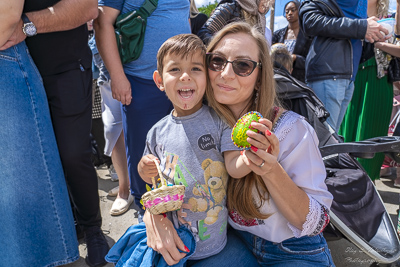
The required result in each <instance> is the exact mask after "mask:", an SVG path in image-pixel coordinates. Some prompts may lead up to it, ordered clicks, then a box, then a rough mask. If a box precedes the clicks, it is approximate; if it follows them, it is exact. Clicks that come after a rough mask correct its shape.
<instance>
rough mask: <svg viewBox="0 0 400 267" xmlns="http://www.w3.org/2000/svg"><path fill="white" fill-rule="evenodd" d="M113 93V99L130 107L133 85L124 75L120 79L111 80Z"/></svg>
mask: <svg viewBox="0 0 400 267" xmlns="http://www.w3.org/2000/svg"><path fill="white" fill-rule="evenodd" d="M111 91H112V97H113V98H114V99H116V100H118V101H120V102H121V103H122V105H129V104H130V103H131V100H132V90H131V83H130V82H129V81H128V78H126V76H125V74H124V73H123V74H122V76H120V77H119V78H116V79H113V78H111Z"/></svg>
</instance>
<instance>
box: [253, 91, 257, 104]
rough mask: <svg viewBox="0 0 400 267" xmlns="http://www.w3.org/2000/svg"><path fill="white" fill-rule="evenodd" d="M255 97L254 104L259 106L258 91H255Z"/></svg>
mask: <svg viewBox="0 0 400 267" xmlns="http://www.w3.org/2000/svg"><path fill="white" fill-rule="evenodd" d="M255 91H256V93H255V97H254V103H255V104H257V100H258V90H255Z"/></svg>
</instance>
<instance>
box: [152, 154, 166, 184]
mask: <svg viewBox="0 0 400 267" xmlns="http://www.w3.org/2000/svg"><path fill="white" fill-rule="evenodd" d="M153 161H154V163H155V164H156V167H157V171H158V175H159V176H160V180H161V186H165V181H164V178H163V175H162V172H161V169H160V165H159V164H158V161H157V159H153ZM151 182H152V183H153V187H154V189H156V188H157V184H156V181H155V177H151Z"/></svg>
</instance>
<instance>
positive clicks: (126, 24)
mask: <svg viewBox="0 0 400 267" xmlns="http://www.w3.org/2000/svg"><path fill="white" fill-rule="evenodd" d="M157 5H158V0H145V1H144V3H143V4H142V6H141V7H140V8H139V9H136V10H133V11H131V12H128V13H125V14H122V15H119V16H118V17H117V19H116V21H115V25H114V29H115V37H116V39H117V46H118V52H119V56H120V58H121V62H122V64H126V63H129V62H131V61H134V60H136V59H138V58H139V56H140V54H141V53H142V50H143V44H144V33H145V31H146V24H147V17H149V16H150V15H151V14H152V13H153V11H154V10H155V9H156V8H157Z"/></svg>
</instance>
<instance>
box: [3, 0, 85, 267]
mask: <svg viewBox="0 0 400 267" xmlns="http://www.w3.org/2000/svg"><path fill="white" fill-rule="evenodd" d="M23 6H24V1H23V0H4V1H0V15H1V18H2V23H1V25H0V32H1V33H2V34H1V35H0V47H3V48H1V49H0V71H1V73H3V75H1V77H0V93H1V95H2V97H1V98H0V105H1V107H2V108H1V112H0V127H1V131H0V148H1V150H2V151H3V152H4V154H3V156H2V157H1V158H0V225H1V226H2V228H3V231H2V234H1V238H0V257H1V262H2V265H4V266H10V267H13V266H15V267H20V266H32V267H41V266H58V265H64V264H68V263H71V262H73V261H75V260H77V259H78V258H79V251H78V242H77V240H76V232H75V227H74V220H73V216H72V210H71V205H70V201H69V198H68V191H67V185H66V183H65V178H64V173H63V169H62V166H61V160H60V155H59V153H58V149H57V144H56V139H55V136H54V131H53V127H52V125H51V118H50V111H49V105H48V102H47V98H46V93H45V90H44V87H43V83H42V78H41V77H40V75H39V72H38V70H37V68H36V66H35V65H34V64H33V61H32V58H31V56H30V54H29V52H28V48H27V47H26V45H25V42H24V41H21V42H19V43H18V44H17V43H14V42H10V41H9V39H10V37H11V35H12V34H13V33H14V32H15V31H18V30H21V28H20V26H21V23H20V19H21V14H22V10H23ZM7 41H9V42H8V43H7ZM12 43H14V44H13V45H12ZM6 46H7V47H9V48H6V49H4V47H6ZM21 161H23V165H21V164H19V162H21Z"/></svg>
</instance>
